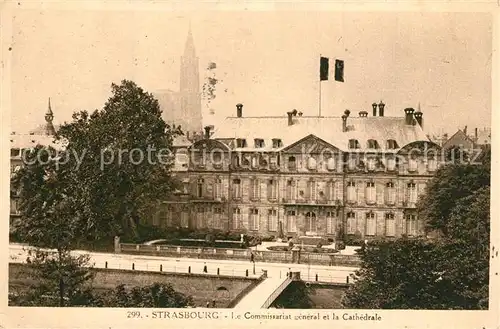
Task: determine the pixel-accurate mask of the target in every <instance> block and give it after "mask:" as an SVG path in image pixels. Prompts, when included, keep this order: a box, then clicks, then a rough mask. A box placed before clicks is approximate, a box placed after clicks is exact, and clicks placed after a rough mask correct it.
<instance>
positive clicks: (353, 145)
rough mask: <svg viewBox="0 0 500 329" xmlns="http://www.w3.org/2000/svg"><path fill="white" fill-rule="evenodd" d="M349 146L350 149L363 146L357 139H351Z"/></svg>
mask: <svg viewBox="0 0 500 329" xmlns="http://www.w3.org/2000/svg"><path fill="white" fill-rule="evenodd" d="M349 148H350V149H359V148H361V146H360V145H359V142H358V140H357V139H350V140H349Z"/></svg>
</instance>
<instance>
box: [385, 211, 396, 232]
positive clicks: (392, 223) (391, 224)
mask: <svg viewBox="0 0 500 329" xmlns="http://www.w3.org/2000/svg"><path fill="white" fill-rule="evenodd" d="M385 235H386V236H395V235H396V220H395V219H394V214H393V213H386V214H385Z"/></svg>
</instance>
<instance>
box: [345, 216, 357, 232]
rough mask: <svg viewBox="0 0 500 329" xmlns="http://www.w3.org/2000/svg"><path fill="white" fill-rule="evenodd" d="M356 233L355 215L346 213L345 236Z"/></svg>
mask: <svg viewBox="0 0 500 329" xmlns="http://www.w3.org/2000/svg"><path fill="white" fill-rule="evenodd" d="M354 233H356V214H355V213H354V212H352V211H351V212H348V213H347V234H354Z"/></svg>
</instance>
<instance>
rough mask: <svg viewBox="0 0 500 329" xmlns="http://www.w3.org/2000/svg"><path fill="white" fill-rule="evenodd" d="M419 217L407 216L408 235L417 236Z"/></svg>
mask: <svg viewBox="0 0 500 329" xmlns="http://www.w3.org/2000/svg"><path fill="white" fill-rule="evenodd" d="M417 226H418V225H417V216H416V215H414V214H407V215H406V235H408V236H415V235H417V232H418V227H417Z"/></svg>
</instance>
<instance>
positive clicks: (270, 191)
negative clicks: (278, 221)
mask: <svg viewBox="0 0 500 329" xmlns="http://www.w3.org/2000/svg"><path fill="white" fill-rule="evenodd" d="M277 190H278V181H276V180H274V179H270V180H269V181H268V182H267V198H268V199H269V200H276V198H277V197H278V196H277Z"/></svg>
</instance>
